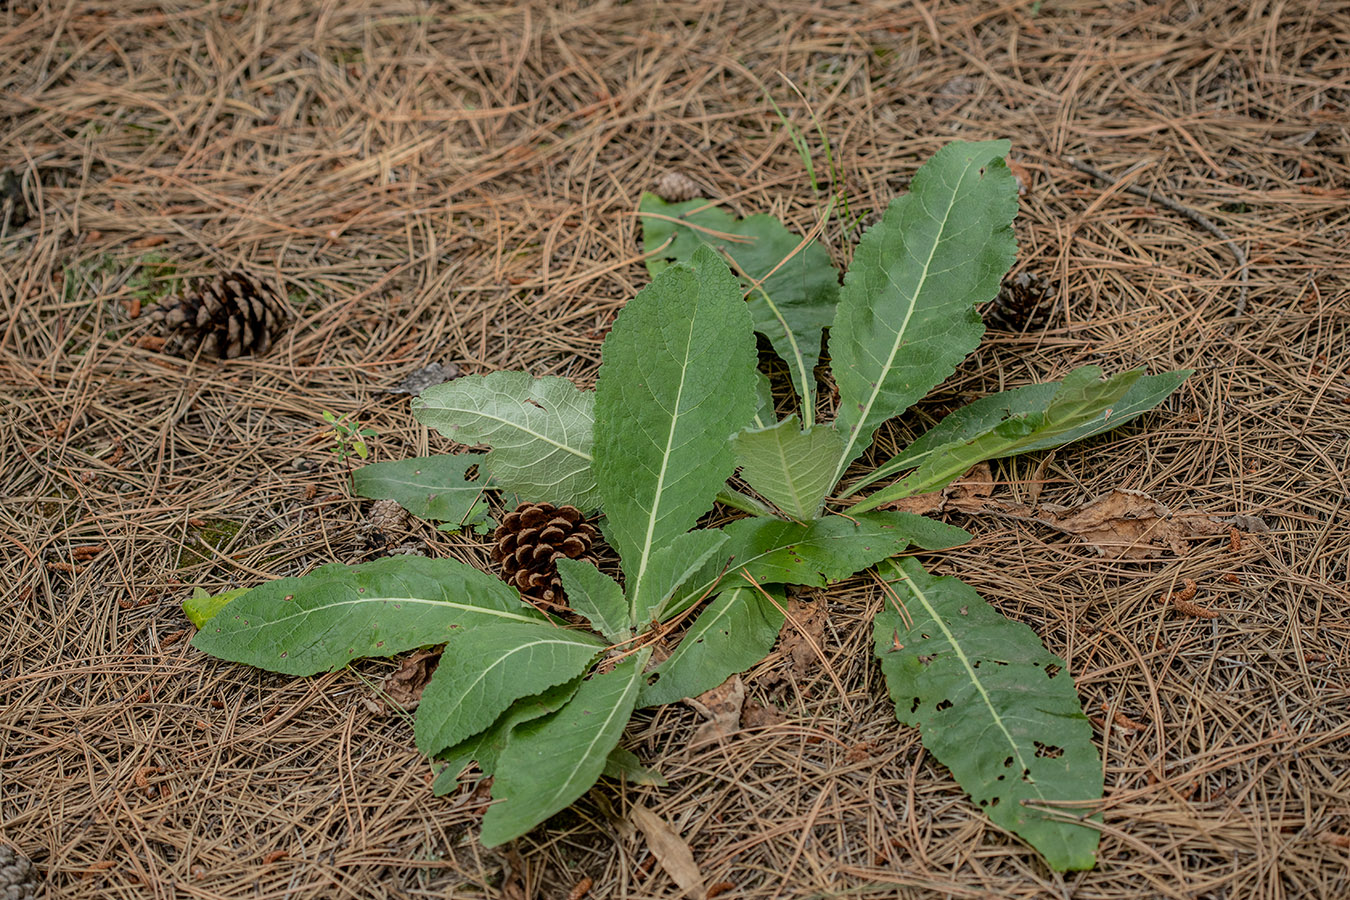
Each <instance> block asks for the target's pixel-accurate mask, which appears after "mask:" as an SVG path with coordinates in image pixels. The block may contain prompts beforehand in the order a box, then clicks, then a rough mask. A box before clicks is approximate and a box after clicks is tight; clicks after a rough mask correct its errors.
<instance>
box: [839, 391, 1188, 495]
mask: <svg viewBox="0 0 1350 900" xmlns="http://www.w3.org/2000/svg"><path fill="white" fill-rule="evenodd" d="M1189 374H1190V373H1189V372H1186V373H1176V372H1169V373H1167V374H1165V375H1159V376H1155V377H1153V378H1151V379H1149V381H1148V382H1147V383H1146V384H1144V386H1143V388H1142V389H1140V388H1139V383H1140V382H1142V381H1144V378H1145V377H1146V376H1143V375H1142V371H1141V370H1135V371H1130V372H1122V373H1120V374H1118V375H1116V376H1114V377H1112V378H1110V379H1108V380H1106V381H1102V380H1101V377H1102V370H1101V369H1100V368H1098V367H1097V366H1082V367H1080V368H1077V369H1074V370H1073V371H1072V372H1070V373H1069V374H1068V375H1067V376H1066V377H1065V378H1064V380H1063V381H1062V382H1053V383H1051V384H1048V385H1029V386H1028V387H1032V388H1036V389H1037V390H1035V391H1028V390H1027V389H1025V388H1021V389H1018V390H1020V391H1021V392H1022V393H1020V394H1018V396H1016V397H1012V398H1008V399H1006V400H1005V401H1004V402H1003V404H1002V405H1001V406H990V405H988V404H984V401H976V403H972V404H971V406H972V407H973V406H976V405H977V404H983V405H982V407H981V408H980V409H979V410H977V411H976V412H975V413H974V414H968V415H967V416H966V417H963V418H962V419H961V420H958V422H957V423H955V425H954V426H953V427H951V428H946V427H944V426H947V422H948V420H949V419H951V418H953V416H956V415H957V414H958V413H961V412H964V410H958V411H957V412H956V413H953V414H952V415H951V416H948V417H947V418H946V419H943V420H942V422H941V423H939V424H938V426H937V427H936V428H934V429H933V431H938V430H939V429H943V430H944V431H946V432H948V433H951V434H953V437H952V438H951V439H949V440H947V441H945V442H935V441H934V440H930V439H929V438H928V435H929V434H932V433H933V432H931V431H930V432H928V434H925V435H924V436H923V437H921V438H920V439H919V440H918V441H915V443H914V445H911V447H910V448H909V449H908V450H906V451H905V452H904V453H902V454H901V455H900V456H898V457H896V458H895V459H894V460H892V461H891V462H888V463H886V464H885V465H883V466H882V467H880V469H879V470H878V471H879V472H883V473H885V474H889V473H890V472H894V471H898V470H899V469H902V468H908V467H909V466H910V465H913V464H914V463H917V464H918V467H917V468H916V469H915V471H914V472H913V473H911V474H910V475H909V476H907V477H906V478H905V479H904V480H902V481H900V482H897V483H896V484H893V485H891V486H890V487H887V488H885V489H884V490H881V491H878V492H877V493H875V494H873V495H872V496H870V497H868V498H867V499H866V500H863V501H862V502H861V503H859V504H857V505H856V506H854V507H853V508H852V510H851V511H859V512H860V511H866V510H868V509H874V508H875V507H877V506H878V505H880V504H882V503H888V502H890V501H892V500H897V499H899V498H901V497H909V496H913V495H914V494H922V493H926V492H928V491H935V490H937V489H938V488H941V487H944V486H945V485H947V484H949V483H951V481H952V480H953V479H955V478H957V477H959V476H960V475H961V474H962V473H963V472H966V471H968V470H969V469H970V467H971V466H973V465H975V464H976V463H978V462H981V461H983V460H987V459H1001V458H1003V457H1005V456H1014V455H1016V454H1019V453H1028V452H1031V451H1033V450H1043V449H1046V448H1048V447H1058V446H1060V445H1062V444H1065V443H1068V442H1069V441H1072V440H1077V439H1079V438H1081V437H1086V436H1089V435H1092V434H1098V433H1100V432H1102V431H1106V430H1107V429H1110V428H1114V427H1116V425H1119V424H1120V421H1117V418H1118V414H1117V411H1119V414H1120V416H1121V417H1123V420H1124V421H1128V420H1129V419H1132V418H1135V417H1136V416H1139V415H1141V414H1142V413H1143V412H1145V411H1146V410H1147V409H1149V408H1151V407H1152V406H1153V405H1155V404H1156V403H1157V402H1158V401H1160V400H1162V399H1163V398H1164V397H1166V396H1167V394H1169V393H1171V392H1172V391H1173V390H1175V389H1176V387H1177V385H1179V384H1180V383H1181V382H1182V381H1184V380H1185V378H1186V376H1187V375H1189ZM1178 376H1179V377H1178ZM1014 393H1017V391H1007V392H1005V393H1004V394H996V395H995V396H994V397H987V398H985V400H994V399H996V398H998V397H1006V396H1007V395H1008V394H1014ZM1145 404H1147V405H1145ZM1013 407H1016V408H1018V412H1017V413H1015V414H1012V413H1010V414H1008V415H1003V413H1004V412H1007V411H1009V410H1010V409H1012V408H1013ZM965 409H966V410H968V409H970V407H966V408H965ZM914 446H918V447H919V450H918V451H917V452H915V451H914ZM876 477H883V476H877V475H876V473H873V475H871V476H869V478H868V479H867V480H869V481H870V480H874V479H875V478H876ZM855 490H857V486H854V487H853V488H851V489H850V491H849V493H853V491H855Z"/></svg>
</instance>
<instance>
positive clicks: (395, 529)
mask: <svg viewBox="0 0 1350 900" xmlns="http://www.w3.org/2000/svg"><path fill="white" fill-rule="evenodd" d="M366 521H368V522H370V526H371V527H372V528H374V529H375V530H376V531H378V532H379V533H380V534H382V535H384V536H385V537H397V536H398V535H400V534H402V533H403V530H404V528H405V527H406V526H407V524H408V511H407V510H406V509H404V508H403V507H401V506H399V505H398V501H397V500H376V501H375V503H374V505H373V506H371V507H370V514H369V515H368V516H366Z"/></svg>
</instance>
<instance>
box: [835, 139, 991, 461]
mask: <svg viewBox="0 0 1350 900" xmlns="http://www.w3.org/2000/svg"><path fill="white" fill-rule="evenodd" d="M1008 148H1009V144H1008V142H1007V141H985V142H982V143H973V144H972V143H963V142H954V143H951V144H948V145H947V146H945V147H943V148H942V149H941V150H939V151H938V152H937V153H935V154H933V157H932V158H931V159H929V160H928V162H926V163H925V164H924V165H923V167H922V168H920V169H919V171H918V172H917V173H916V174H915V176H914V180H913V182H912V183H911V185H910V191H909V193H908V194H906V195H905V196H903V197H899V198H897V199H896V200H894V201H893V202H892V203H891V205H890V207H889V208H888V209H887V210H886V213H885V215H884V216H883V217H882V219H881V221H880V222H878V223H877V224H876V225H874V226H873V227H872V228H871V229H870V230H868V232H867V233H866V234H865V235H863V238H862V240H861V241H860V242H859V243H858V248H857V250H856V252H855V253H854V255H853V263H852V265H851V266H850V267H849V270H848V275H847V276H846V277H845V280H844V287H843V289H842V290H841V291H840V293H839V307H838V313H837V315H836V316H835V319H834V325H833V327H832V328H831V329H830V360H831V370H832V372H833V374H834V378H835V382H836V384H837V385H838V387H839V414H838V417H837V418H836V420H835V427H836V428H838V430H839V433H840V435H841V436H842V437H843V439H844V449H843V452H842V453H841V454H840V457H839V462H838V464H837V466H836V469H835V472H836V481H837V480H838V477H839V476H841V475H843V472H844V470H845V469H846V468H847V467H848V464H849V463H850V462H852V461H853V460H854V459H856V458H857V457H858V456H859V455H860V454H861V453H862V452H863V451H864V450H866V449H867V445H868V444H869V443H871V440H872V435H873V433H875V432H876V430H877V427H878V426H879V425H880V424H881V423H882V422H884V421H886V420H887V419H889V418H891V417H892V416H896V415H899V414H900V413H902V412H904V411H905V410H906V409H908V408H909V407H910V406H911V405H913V403H914V402H915V401H916V400H918V399H920V398H921V397H923V396H924V394H926V393H928V391H929V389H931V388H932V387H933V386H934V385H937V384H939V383H940V382H942V381H943V380H944V379H945V378H947V376H949V375H951V374H952V372H953V371H954V370H955V368H956V365H957V364H958V363H959V362H960V361H961V360H962V359H964V358H965V357H966V355H967V354H969V353H970V352H971V351H972V350H974V349H975V347H976V346H977V345H978V344H979V342H980V337H981V335H983V334H984V324H983V322H981V320H980V316H979V313H978V312H976V310H975V307H976V306H977V305H979V304H981V303H984V302H986V301H988V300H992V299H993V298H994V295H995V294H997V293H998V288H999V283H1000V281H1001V279H1002V277H1003V274H1004V273H1005V272H1007V271H1008V268H1009V267H1010V266H1011V265H1012V263H1013V259H1014V258H1015V256H1016V254H1017V242H1016V239H1015V238H1014V237H1013V232H1012V220H1013V216H1015V215H1016V214H1017V183H1016V181H1015V180H1014V179H1013V177H1012V175H1011V174H1010V173H1009V172H1008V168H1007V166H1006V165H1004V163H1003V159H1002V157H1003V155H1004V154H1005V153H1007V152H1008Z"/></svg>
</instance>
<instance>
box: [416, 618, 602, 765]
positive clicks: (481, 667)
mask: <svg viewBox="0 0 1350 900" xmlns="http://www.w3.org/2000/svg"><path fill="white" fill-rule="evenodd" d="M604 647H605V644H604V642H603V641H601V640H600V639H599V638H597V637H595V636H593V635H590V634H587V633H585V632H581V631H572V630H569V629H566V628H558V627H556V626H554V625H552V624H545V623H542V622H540V623H529V624H520V623H517V624H507V625H480V626H479V627H477V628H475V629H473V633H472V634H467V633H466V634H458V635H455V636H454V637H453V638H451V639H450V641H449V643H447V644H446V645H445V652H444V653H443V654H442V655H441V661H440V664H439V665H438V666H436V672H435V674H433V675H432V676H431V681H429V682H428V683H427V686H426V689H425V690H424V691H423V692H422V702H421V704H420V705H419V706H418V707H417V721H416V723H415V726H414V728H413V735H414V737H415V738H416V740H417V749H418V750H421V751H422V752H423V753H425V754H426V755H427V756H435V755H436V754H437V753H440V752H441V751H442V750H444V749H445V748H447V747H453V746H454V745H455V744H458V743H459V742H460V741H462V740H464V739H465V738H468V737H471V736H473V735H475V734H477V733H479V732H480V731H483V730H484V729H486V728H487V727H488V726H490V725H491V724H492V723H493V722H495V721H496V720H497V718H498V716H500V715H501V714H502V713H503V712H505V711H506V709H507V708H508V707H509V706H510V705H511V704H512V703H514V702H515V701H517V700H519V699H520V698H522V697H529V696H532V695H534V694H538V693H540V692H542V691H544V690H546V689H547V688H550V687H553V686H554V685H556V684H562V683H563V682H566V681H570V680H571V679H573V678H575V677H576V676H578V675H580V674H581V673H583V672H584V671H585V670H586V667H587V666H588V665H590V663H591V661H592V660H594V659H595V657H596V656H597V655H598V654H599V653H600V651H601V650H603V649H604Z"/></svg>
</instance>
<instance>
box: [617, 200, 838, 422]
mask: <svg viewBox="0 0 1350 900" xmlns="http://www.w3.org/2000/svg"><path fill="white" fill-rule="evenodd" d="M700 207H708V208H706V209H702V210H700V209H699V208H700ZM640 213H642V214H645V215H643V217H642V243H643V249H644V250H645V251H646V252H647V253H649V254H655V255H651V256H648V257H647V270H648V271H649V272H650V273H651V274H652V276H653V277H655V276H656V275H657V274H658V273H660V272H661V271H662V270H664V269H665V268H666V267H667V266H668V265H669V264H670V263H671V262H687V261H688V260H690V259H692V258H693V255H694V253H695V251H696V250H698V248H699V247H700V246H703V245H707V246H710V247H713V248H715V249H716V250H718V251H719V252H722V253H725V254H726V255H727V256H729V257H730V258H731V259H732V260H733V261H734V262H735V268H736V269H737V275H738V276H740V279H741V283H742V286H743V289H744V290H745V291H747V292H748V293H747V296H746V302H747V303H748V304H749V306H750V314H751V315H752V316H753V317H754V322H755V330H756V331H758V332H759V333H760V334H762V335H764V336H765V337H766V338H768V339H769V343H770V344H772V345H773V349H774V352H776V353H777V354H778V355H779V357H781V358H782V360H783V361H784V362H786V363H787V364H788V369H789V371H790V372H791V375H792V384H793V386H794V387H795V388H796V389H797V396H798V397H800V398H802V407H803V409H814V406H812V405H811V401H812V399H813V398H814V396H815V384H816V376H815V367H816V364H817V363H818V362H819V361H820V338H821V333H822V332H823V331H824V329H825V327H826V326H828V325H829V324H830V322H831V321H832V320H833V318H834V307H835V304H836V303H837V302H838V300H839V271H838V270H837V269H836V268H835V267H834V263H832V262H831V261H830V254H829V252H828V251H827V250H826V249H825V248H824V247H822V246H821V245H820V244H819V243H816V242H814V241H813V242H811V243H810V244H808V245H806V246H805V247H803V248H802V249H801V250H800V251H797V248H798V246H799V245H800V244H801V242H802V239H801V238H800V237H798V236H797V235H795V234H793V233H792V232H791V231H789V230H788V229H787V228H786V227H785V226H784V225H783V223H782V222H779V221H778V220H777V219H775V218H774V217H773V216H770V215H757V216H750V217H749V218H747V219H738V218H736V217H735V216H733V215H731V214H730V213H727V212H725V211H723V210H721V209H718V208H716V207H709V206H708V201H707V200H699V199H696V200H686V201H684V202H683V203H666V202H665V201H664V200H662V199H661V198H660V197H658V196H656V195H655V194H643V195H642V205H641V208H640ZM672 219H673V220H678V221H671V220H672ZM667 241H669V243H667ZM794 251H797V252H796V253H795V255H794ZM789 256H791V257H792V258H791V259H788V257H789ZM785 259H787V262H786V263H784V262H783V260H785ZM770 272H772V273H773V274H769V273H770ZM766 276H767V277H766Z"/></svg>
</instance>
